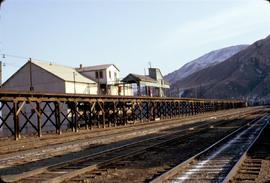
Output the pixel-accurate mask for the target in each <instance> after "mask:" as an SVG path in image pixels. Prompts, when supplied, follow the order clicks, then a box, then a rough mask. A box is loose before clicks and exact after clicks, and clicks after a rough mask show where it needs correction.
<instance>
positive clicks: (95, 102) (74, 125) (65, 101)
mask: <svg viewBox="0 0 270 183" xmlns="http://www.w3.org/2000/svg"><path fill="white" fill-rule="evenodd" d="M240 107H245V102H244V101H240V100H210V99H182V98H181V99H180V98H168V97H163V98H160V97H131V96H96V95H79V94H51V93H50V94H49V93H32V92H31V93H27V92H14V91H4V90H2V91H0V113H1V114H0V129H1V127H3V128H5V129H6V131H7V132H8V133H9V135H13V136H14V138H15V140H18V139H20V137H21V134H22V133H26V132H25V131H26V129H25V128H27V129H28V132H29V128H32V130H30V131H31V133H34V134H37V135H38V136H39V137H41V136H42V132H44V131H48V130H55V131H56V133H58V134H61V131H62V130H63V129H69V128H70V129H72V131H74V132H78V131H79V129H80V128H86V129H92V128H93V126H94V125H95V126H97V127H103V128H105V127H106V126H108V127H110V126H117V125H126V124H127V123H129V122H132V123H134V122H137V121H138V122H145V121H153V120H164V119H172V118H178V117H182V116H187V115H195V114H198V113H204V112H208V111H217V110H223V109H232V108H240ZM164 124H166V123H164ZM48 126H50V127H48Z"/></svg>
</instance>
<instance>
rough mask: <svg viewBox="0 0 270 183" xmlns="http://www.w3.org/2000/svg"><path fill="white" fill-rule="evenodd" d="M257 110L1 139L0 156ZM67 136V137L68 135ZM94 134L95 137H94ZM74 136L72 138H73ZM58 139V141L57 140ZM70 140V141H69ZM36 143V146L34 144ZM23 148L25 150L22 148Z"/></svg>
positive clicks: (215, 113)
mask: <svg viewBox="0 0 270 183" xmlns="http://www.w3.org/2000/svg"><path fill="white" fill-rule="evenodd" d="M254 109H255V110H256V109H258V108H240V109H237V110H235V109H234V110H226V111H222V112H221V111H217V112H207V113H204V114H198V115H194V116H182V117H179V118H173V119H164V120H161V121H152V122H147V123H136V124H132V125H127V126H118V127H117V128H105V129H98V128H95V129H94V130H93V131H91V134H89V130H82V131H80V133H79V134H80V135H78V134H70V133H71V132H66V133H64V134H62V136H59V135H56V134H47V135H44V136H43V137H42V138H41V139H38V138H37V137H34V136H33V137H31V136H29V137H28V138H27V139H21V140H20V141H14V140H13V139H9V138H0V140H1V143H0V155H1V154H5V153H11V152H16V151H19V150H22V149H23V150H27V149H32V148H33V147H35V148H37V147H40V146H44V145H50V144H51V145H53V144H59V143H64V142H70V141H76V140H83V139H84V138H89V137H93V136H95V137H96V134H95V132H98V133H100V131H102V133H103V134H104V135H107V134H108V133H110V132H111V131H113V130H115V131H119V130H122V131H125V130H126V131H128V129H130V128H132V130H134V129H137V128H141V126H142V125H144V126H150V125H153V124H155V125H157V126H158V125H163V123H164V122H167V123H168V124H171V123H173V122H175V121H179V120H196V119H200V118H202V117H204V118H207V117H216V116H220V115H222V114H223V115H224V114H226V113H227V114H230V113H232V114H233V113H235V112H241V111H249V110H254ZM66 134H67V135H66ZM92 134H93V135H92ZM71 136H72V138H71ZM56 137H57V139H55V138H56ZM67 139H68V140H67ZM11 143H12V146H11V147H10V144H11ZM33 143H34V144H33ZM22 147H23V148H22Z"/></svg>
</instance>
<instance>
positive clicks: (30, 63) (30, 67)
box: [28, 58, 34, 91]
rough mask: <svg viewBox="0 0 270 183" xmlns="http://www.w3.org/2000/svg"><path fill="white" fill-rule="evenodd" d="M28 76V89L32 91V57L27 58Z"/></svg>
mask: <svg viewBox="0 0 270 183" xmlns="http://www.w3.org/2000/svg"><path fill="white" fill-rule="evenodd" d="M28 62H29V77H30V91H34V87H33V77H32V59H31V58H29V61H28Z"/></svg>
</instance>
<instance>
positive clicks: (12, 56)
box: [1, 53, 51, 63]
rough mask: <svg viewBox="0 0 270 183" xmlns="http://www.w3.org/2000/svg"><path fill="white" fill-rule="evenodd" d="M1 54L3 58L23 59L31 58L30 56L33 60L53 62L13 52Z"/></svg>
mask: <svg viewBox="0 0 270 183" xmlns="http://www.w3.org/2000/svg"><path fill="white" fill-rule="evenodd" d="M1 56H2V58H7V57H11V58H16V59H23V60H29V58H31V59H32V60H36V61H41V62H48V63H49V62H51V61H48V60H44V59H37V58H32V57H25V56H19V55H12V54H6V53H2V54H1Z"/></svg>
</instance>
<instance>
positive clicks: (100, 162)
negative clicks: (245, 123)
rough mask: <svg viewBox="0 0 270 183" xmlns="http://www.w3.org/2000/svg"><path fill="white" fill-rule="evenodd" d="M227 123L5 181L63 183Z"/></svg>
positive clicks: (210, 124)
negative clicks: (62, 182)
mask: <svg viewBox="0 0 270 183" xmlns="http://www.w3.org/2000/svg"><path fill="white" fill-rule="evenodd" d="M245 115H246V114H245ZM222 123H227V121H222V122H221V121H211V122H205V123H202V124H199V125H194V126H193V127H192V128H190V130H188V131H187V129H184V130H183V129H182V130H178V131H175V132H173V133H170V134H165V135H160V136H158V137H153V138H150V139H146V140H141V141H139V142H133V143H129V144H127V145H124V146H121V147H117V148H114V149H109V150H106V151H103V152H99V153H96V154H92V155H89V156H85V157H82V158H78V159H74V160H71V161H67V162H64V163H60V164H57V165H53V166H48V167H44V168H40V169H35V170H33V171H29V172H25V173H22V174H19V175H10V176H2V177H1V178H2V180H3V181H5V182H12V181H19V182H61V181H64V180H67V179H70V178H73V177H75V176H77V175H81V174H83V173H85V172H89V171H96V170H98V169H100V168H101V167H104V166H107V165H110V164H112V163H114V162H116V161H118V160H121V159H125V158H127V157H131V156H135V155H137V154H141V153H142V152H146V151H147V150H149V149H151V148H155V147H160V146H164V145H166V144H168V143H172V142H175V141H183V140H184V139H185V137H189V136H190V135H191V134H193V133H196V132H199V131H203V130H206V129H209V128H212V127H213V126H215V125H218V124H222Z"/></svg>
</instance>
